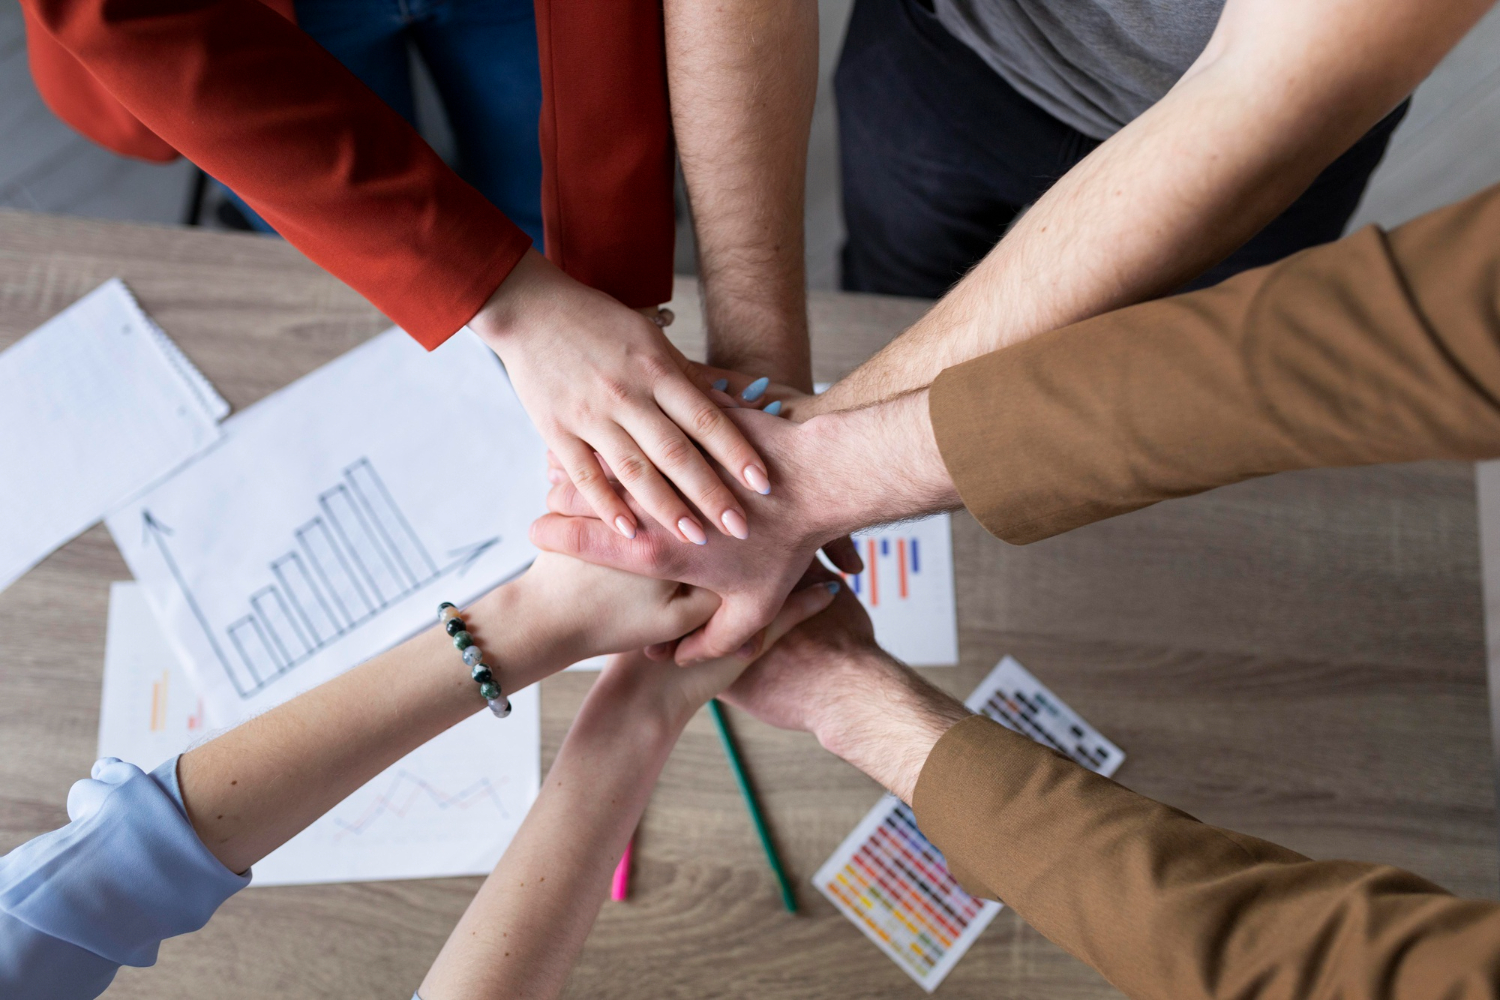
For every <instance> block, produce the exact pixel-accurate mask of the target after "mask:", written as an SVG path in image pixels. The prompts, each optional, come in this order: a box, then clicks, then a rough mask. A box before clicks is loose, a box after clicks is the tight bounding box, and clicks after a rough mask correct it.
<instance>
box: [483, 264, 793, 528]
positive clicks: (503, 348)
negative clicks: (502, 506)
mask: <svg viewBox="0 0 1500 1000" xmlns="http://www.w3.org/2000/svg"><path fill="white" fill-rule="evenodd" d="M469 326H470V327H471V328H472V329H473V330H474V331H475V332H476V333H477V334H478V335H479V336H480V338H481V339H483V340H484V341H485V343H487V344H488V345H489V346H490V347H491V349H493V350H494V352H495V353H496V354H497V355H499V356H500V359H501V360H502V361H503V362H505V367H506V371H507V372H508V373H509V374H510V377H511V381H512V383H513V384H514V385H515V389H516V395H517V396H519V397H520V400H521V403H522V405H524V406H525V407H526V411H527V412H528V413H530V414H531V416H532V419H534V420H535V421H536V424H537V428H538V430H540V431H541V434H542V438H543V439H544V440H545V441H546V442H547V445H548V446H549V447H550V448H551V449H552V450H553V451H554V452H555V453H556V454H557V455H558V456H559V457H560V458H561V460H562V462H563V465H564V467H565V468H566V469H567V472H568V475H569V477H570V478H571V479H572V481H573V483H574V484H575V485H576V486H577V487H578V490H579V492H580V493H581V494H582V496H583V497H584V498H585V499H586V500H587V501H588V503H589V505H590V507H591V509H592V511H593V512H594V514H595V515H596V516H598V517H599V518H600V519H601V520H602V521H603V522H604V523H605V524H607V525H610V526H611V527H612V528H613V529H614V530H615V531H617V532H619V534H620V535H622V536H623V537H625V538H631V537H633V536H634V535H635V533H636V531H637V529H638V527H639V517H638V514H637V513H636V512H635V511H632V510H631V509H630V507H629V506H628V505H627V504H626V503H625V502H624V501H623V499H622V498H621V497H620V496H619V495H618V494H617V493H616V492H615V491H614V490H612V489H610V487H609V484H608V482H607V478H606V475H605V472H604V469H603V468H602V467H601V466H600V463H599V460H598V458H596V457H595V456H596V454H597V455H599V456H602V457H603V459H604V461H605V462H607V463H608V465H609V467H610V468H611V469H612V470H613V472H614V474H615V475H616V476H617V477H618V478H619V481H620V483H621V484H622V485H623V486H624V487H625V489H626V490H628V491H629V493H630V495H631V496H632V497H634V498H635V500H636V501H637V503H638V505H639V509H640V510H641V511H644V512H645V513H646V514H647V515H649V516H650V517H651V518H654V519H655V520H656V521H657V523H658V524H660V525H662V526H663V527H664V528H665V529H666V530H667V532H668V534H669V536H670V537H672V538H674V539H676V540H678V541H687V542H693V543H695V544H698V545H701V544H703V541H704V539H705V537H706V534H705V531H704V523H703V520H701V519H700V518H699V517H698V516H697V515H695V514H694V513H693V511H692V510H691V509H690V508H689V507H688V504H687V502H686V501H684V499H683V497H686V498H687V500H690V501H691V502H692V503H693V504H695V505H696V506H697V508H698V510H699V511H700V512H701V513H702V516H703V518H706V520H707V522H708V524H709V525H711V526H712V530H713V531H716V532H722V533H723V534H725V535H729V536H733V537H736V538H745V537H748V534H749V526H748V521H747V520H746V517H745V507H744V505H743V504H742V503H741V502H740V501H739V500H738V499H737V498H736V496H735V494H734V493H733V492H731V491H730V490H729V489H728V488H727V487H726V485H725V482H724V481H722V480H721V479H720V478H719V476H718V475H717V474H716V473H715V472H714V470H713V469H712V468H710V466H709V463H708V461H707V460H706V459H705V457H704V455H703V454H702V453H700V452H699V450H698V447H697V445H701V446H702V447H703V449H704V450H705V451H706V452H707V453H708V455H709V456H711V457H712V458H713V459H714V460H715V461H717V462H718V463H719V465H720V466H722V467H723V468H724V469H727V470H732V471H731V472H730V473H729V475H728V477H727V478H728V479H729V480H730V481H733V482H736V483H738V484H740V485H741V486H742V487H743V488H744V490H743V492H745V493H747V494H752V495H753V494H756V493H760V492H764V491H767V490H769V489H770V479H769V477H768V474H767V470H766V466H765V463H764V462H763V461H762V460H761V458H760V456H759V455H757V454H756V452H755V449H754V448H752V447H751V446H750V445H749V443H748V442H747V441H746V440H745V438H744V436H743V435H742V434H741V433H740V432H739V430H737V429H736V428H735V426H734V424H733V423H731V422H730V421H729V420H727V419H726V418H725V417H724V411H723V410H722V409H721V408H720V407H719V406H716V405H715V404H714V402H713V401H711V400H710V399H709V398H708V396H707V395H706V394H705V392H704V391H703V390H702V389H700V388H699V386H697V385H695V384H694V382H693V380H692V379H691V378H689V376H688V374H687V372H688V365H689V362H688V361H687V359H686V358H684V357H683V356H682V354H681V353H680V352H679V351H678V350H677V349H676V348H674V347H673V346H672V345H671V343H670V342H669V341H668V340H667V339H666V336H665V335H664V334H663V333H662V331H661V329H660V328H659V327H657V326H656V325H655V324H654V323H652V322H651V321H650V320H648V319H646V318H645V317H644V316H642V315H641V314H640V313H639V312H637V311H635V310H633V309H628V308H626V307H625V306H623V305H621V304H620V303H619V302H617V301H615V300H614V299H612V298H610V297H609V296H608V295H605V294H603V293H602V292H597V291H594V290H593V289H591V288H588V287H586V286H585V285H583V284H581V283H579V282H577V281H574V280H573V279H572V278H569V277H568V276H567V275H565V274H563V272H562V271H560V270H558V269H557V268H556V267H554V266H553V265H552V264H550V263H549V262H548V261H547V260H546V258H544V257H542V256H541V255H540V254H538V253H536V252H535V251H531V252H528V253H527V255H526V256H525V257H524V258H522V260H521V262H520V263H519V264H517V265H516V267H515V270H513V271H512V272H511V274H510V276H509V277H507V278H506V279H505V281H504V282H502V283H501V285H500V287H499V288H498V289H497V290H496V291H495V294H494V295H493V296H491V298H490V300H489V302H487V303H486V304H485V306H484V308H483V309H481V310H480V311H479V313H478V314H477V315H476V316H475V317H474V318H473V319H472V320H471V321H470V322H469ZM694 442H696V443H697V445H695V443H694ZM674 485H675V486H676V487H677V489H675V490H674V489H673V486H674ZM679 490H680V491H681V494H680V495H679V493H678V491H679Z"/></svg>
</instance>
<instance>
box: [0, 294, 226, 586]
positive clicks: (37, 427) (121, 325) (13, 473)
mask: <svg viewBox="0 0 1500 1000" xmlns="http://www.w3.org/2000/svg"><path fill="white" fill-rule="evenodd" d="M228 413H229V405H228V404H227V403H225V402H224V400H222V399H221V398H219V395H218V393H216V392H214V389H213V386H211V385H209V383H208V381H207V380H206V379H204V377H203V376H202V375H201V374H199V372H198V370H197V369H196V368H194V367H193V366H192V363H191V362H189V361H188V359H187V358H186V357H185V356H184V355H183V354H182V352H181V351H180V350H178V349H177V345H176V344H174V343H172V341H171V340H170V339H169V338H168V337H167V335H166V334H165V333H163V332H162V331H161V329H160V328H159V327H158V326H157V325H156V324H155V323H153V322H152V321H151V319H150V318H149V317H148V316H147V315H146V314H145V313H144V312H142V311H141V308H140V306H138V305H136V302H135V299H134V298H132V297H131V295H130V292H129V290H127V289H126V287H125V285H124V284H123V283H121V282H120V280H119V279H118V278H115V279H111V280H110V281H107V282H105V283H104V284H103V285H100V286H99V287H98V288H96V289H95V290H94V291H92V292H90V293H89V294H88V295H85V296H84V297H83V298H81V299H79V300H78V301H77V302H75V303H73V305H71V306H69V307H68V308H67V309H64V310H63V311H62V312H61V313H58V314H57V315H56V316H54V317H53V318H52V319H50V320H48V321H47V322H46V323H44V324H42V326H40V327H38V328H37V329H36V330H34V331H32V332H31V333H29V334H27V335H26V336H25V337H23V338H21V340H19V341H17V342H16V343H15V344H14V345H12V346H11V347H10V348H9V349H8V350H6V351H5V352H4V353H0V590H4V589H5V588H6V587H8V586H10V585H11V584H12V583H14V582H15V581H16V580H17V579H19V578H20V577H21V575H22V574H24V573H25V572H26V571H27V570H29V569H30V568H31V567H33V566H35V565H36V564H37V563H39V562H41V561H42V560H43V559H44V558H46V557H47V555H48V554H49V553H51V552H52V551H53V550H54V549H56V548H58V547H59V546H60V545H62V544H64V543H65V542H67V541H68V540H69V539H71V538H73V537H74V536H75V535H77V534H79V533H80V532H82V531H83V530H84V529H85V528H87V527H88V526H89V525H91V524H93V523H94V522H95V521H97V520H99V519H100V518H101V517H103V516H104V515H105V514H107V513H108V512H109V511H111V510H113V509H114V508H115V507H116V506H118V505H119V504H121V503H124V502H125V501H127V500H129V499H130V498H131V497H132V496H133V495H135V494H137V493H139V492H140V491H141V490H143V489H145V488H146V487H148V486H150V485H151V484H152V483H154V482H156V481H157V480H159V479H161V478H162V477H163V476H165V475H167V474H168V473H170V472H171V471H172V470H173V469H175V468H177V467H178V466H180V465H182V464H183V463H184V462H186V461H188V460H189V459H191V458H192V457H193V456H194V455H197V454H199V453H201V452H202V451H203V450H204V449H205V448H208V447H210V446H212V445H213V444H214V442H216V441H218V440H219V421H220V420H221V419H223V417H224V416H225V415H226V414H228Z"/></svg>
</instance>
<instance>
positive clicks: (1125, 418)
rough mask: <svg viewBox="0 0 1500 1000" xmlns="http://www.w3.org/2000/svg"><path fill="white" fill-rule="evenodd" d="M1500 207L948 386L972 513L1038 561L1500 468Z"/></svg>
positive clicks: (1355, 249)
mask: <svg viewBox="0 0 1500 1000" xmlns="http://www.w3.org/2000/svg"><path fill="white" fill-rule="evenodd" d="M1497 302H1500V188H1490V189H1488V190H1486V191H1483V192H1481V193H1479V194H1478V195H1475V196H1474V197H1472V198H1470V199H1468V200H1466V201H1464V202H1460V203H1459V204H1456V205H1452V206H1449V207H1447V208H1442V209H1439V210H1437V211H1435V212H1431V213H1429V214H1427V215H1424V216H1421V217H1419V218H1417V219H1415V220H1413V221H1411V222H1409V223H1407V224H1405V225H1403V226H1401V227H1399V228H1397V229H1395V230H1394V231H1392V232H1391V233H1389V234H1383V233H1381V232H1379V231H1378V230H1376V229H1374V228H1368V229H1365V230H1362V231H1360V232H1358V233H1355V234H1354V235H1352V236H1349V237H1346V238H1345V239H1343V240H1340V241H1338V242H1337V243H1332V244H1328V245H1326V246H1321V247H1315V248H1313V249H1310V250H1306V251H1304V252H1302V253H1300V254H1297V255H1296V256H1293V257H1291V258H1288V259H1287V260H1285V261H1282V262H1280V263H1277V264H1273V265H1270V266H1268V267H1264V268H1259V269H1257V270H1255V271H1249V272H1246V273H1244V274H1241V275H1239V276H1237V277H1235V278H1232V279H1230V280H1229V281H1226V282H1224V283H1223V284H1221V285H1219V286H1217V287H1215V288H1209V289H1204V290H1202V291H1198V292H1192V293H1190V294H1187V295H1181V296H1176V297H1174V298H1170V299H1165V300H1162V301H1159V302H1148V303H1143V304H1141V305H1137V306H1132V307H1130V308H1128V309H1123V310H1120V311H1118V312H1114V313H1110V314H1108V315H1105V316H1100V317H1096V318H1094V319H1091V320H1086V321H1084V322H1082V323H1079V324H1076V325H1074V326H1071V327H1067V328H1065V329H1062V330H1057V331H1053V332H1051V333H1047V334H1043V335H1042V336H1040V337H1037V338H1035V339H1033V340H1031V341H1028V342H1027V343H1024V344H1018V345H1016V346H1014V347H1010V348H1007V349H1005V350H1002V351H997V352H995V353H993V354H989V355H986V356H984V357H981V358H976V359H975V360H973V361H970V362H968V363H966V364H963V365H959V366H957V367H955V368H952V369H950V370H948V371H946V372H944V373H943V374H942V375H941V376H940V377H939V378H938V380H937V381H936V382H935V383H934V384H933V386H932V389H931V390H930V400H931V419H932V424H933V427H934V431H935V434H936V439H937V442H938V444H939V446H940V448H941V451H942V456H943V459H944V460H945V465H946V468H947V469H948V471H949V473H950V474H951V476H952V479H953V482H954V484H955V485H956V488H957V490H958V492H959V494H960V495H961V496H962V498H963V500H964V503H965V505H966V506H967V507H968V508H969V510H970V512H971V513H973V514H974V516H975V517H976V518H978V519H979V520H980V522H981V523H983V524H984V526H985V527H986V528H987V529H989V530H990V531H991V532H992V533H994V534H996V535H998V536H999V537H1001V538H1003V539H1005V540H1006V541H1009V542H1014V543H1018V544H1020V543H1025V542H1030V541H1034V540H1037V539H1040V538H1046V537H1048V536H1050V535H1053V534H1057V533H1059V532H1063V531H1068V530H1071V529H1072V528H1075V527H1078V526H1080V525H1083V524H1087V523H1090V522H1092V521H1097V520H1100V519H1102V518H1106V517H1111V516H1113V515H1116V514H1120V513H1124V512H1126V511H1130V510H1134V509H1136V508H1139V507H1144V506H1147V505H1149V504H1152V503H1156V502H1157V501H1160V500H1165V499H1168V498H1170V497H1179V496H1185V495H1188V494H1192V493H1198V492H1201V491H1203V490H1207V489H1212V488H1214V487H1216V486H1222V485H1225V484H1227V483H1233V482H1238V481H1239V480H1242V479H1248V478H1251V477H1254V476H1262V475H1268V474H1270V473H1275V472H1282V471H1286V470H1290V469H1304V468H1317V467H1324V466H1343V465H1365V464H1372V463H1379V462H1405V461H1413V460H1418V459H1436V458H1449V459H1469V460H1472V459H1481V458H1492V457H1496V456H1500V403H1497V400H1500V312H1497V307H1496V303H1497Z"/></svg>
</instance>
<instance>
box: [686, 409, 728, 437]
mask: <svg viewBox="0 0 1500 1000" xmlns="http://www.w3.org/2000/svg"><path fill="white" fill-rule="evenodd" d="M725 420H726V418H725V416H724V414H723V413H722V412H721V411H720V410H719V408H718V407H716V406H712V405H707V406H697V407H694V408H693V412H692V413H691V414H690V415H689V417H688V430H690V431H692V432H693V436H694V437H697V438H705V437H709V436H711V435H713V434H715V433H716V432H718V431H719V430H721V429H722V428H723V427H724V424H725Z"/></svg>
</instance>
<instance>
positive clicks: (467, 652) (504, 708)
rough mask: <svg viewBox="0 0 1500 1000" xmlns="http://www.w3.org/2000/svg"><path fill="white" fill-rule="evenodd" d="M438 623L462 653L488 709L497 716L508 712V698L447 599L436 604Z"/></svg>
mask: <svg viewBox="0 0 1500 1000" xmlns="http://www.w3.org/2000/svg"><path fill="white" fill-rule="evenodd" d="M438 624H439V625H442V626H443V630H444V631H446V632H447V633H448V634H449V635H450V636H452V637H453V645H454V647H455V648H456V649H457V650H458V651H459V653H461V654H462V655H463V658H464V663H465V664H466V665H467V666H468V668H469V676H471V677H473V678H474V679H475V680H476V681H478V682H479V693H480V694H481V695H483V696H484V700H485V701H487V702H489V704H490V711H491V712H493V713H495V716H496V717H497V718H501V719H503V718H505V717H506V716H507V715H509V714H510V699H509V698H507V697H505V695H504V694H502V693H501V692H500V682H499V681H497V680H495V675H494V674H492V673H490V668H489V667H487V666H485V665H484V654H483V653H482V652H480V650H479V647H478V646H476V645H475V644H474V637H473V636H472V635H470V634H469V633H468V631H467V630H466V629H465V628H464V620H463V619H462V618H460V617H458V609H457V608H455V607H454V606H453V605H452V604H450V603H449V602H447V601H444V602H443V603H442V604H439V605H438Z"/></svg>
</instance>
